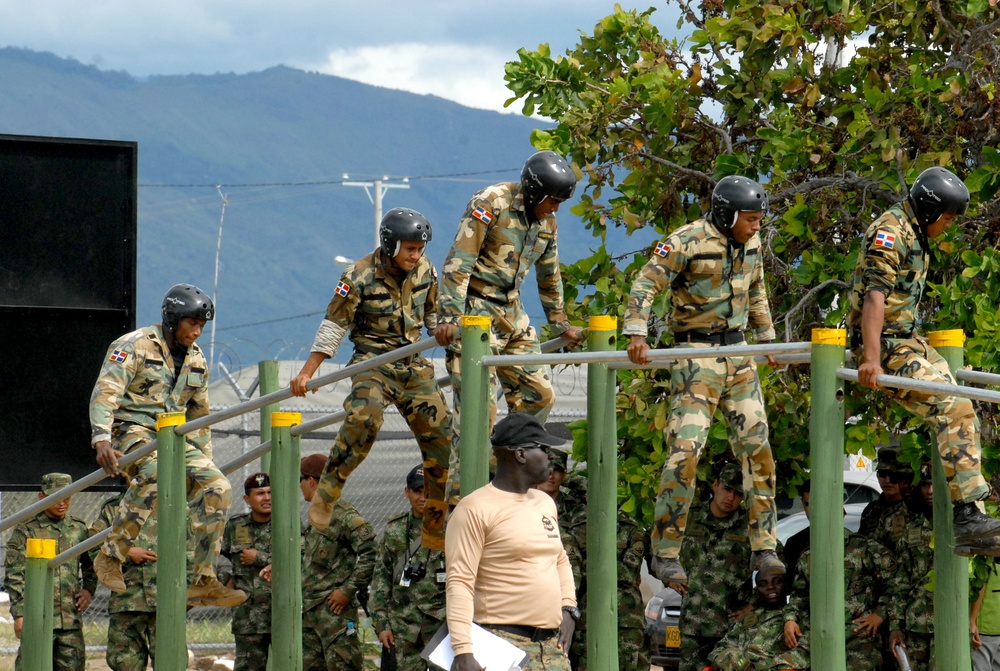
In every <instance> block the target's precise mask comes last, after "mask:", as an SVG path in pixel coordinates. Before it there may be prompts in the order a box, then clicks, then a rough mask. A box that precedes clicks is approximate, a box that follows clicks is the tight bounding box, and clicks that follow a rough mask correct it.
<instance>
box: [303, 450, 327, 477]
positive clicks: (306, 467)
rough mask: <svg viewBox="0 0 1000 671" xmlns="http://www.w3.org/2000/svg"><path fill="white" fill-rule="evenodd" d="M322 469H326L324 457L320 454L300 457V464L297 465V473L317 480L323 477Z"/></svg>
mask: <svg viewBox="0 0 1000 671" xmlns="http://www.w3.org/2000/svg"><path fill="white" fill-rule="evenodd" d="M324 468H326V457H325V456H323V455H322V454H310V455H309V456H308V457H302V463H301V464H300V465H299V471H300V472H301V473H302V475H306V476H308V477H310V478H316V479H317V480H318V479H319V478H322V477H323V469H324Z"/></svg>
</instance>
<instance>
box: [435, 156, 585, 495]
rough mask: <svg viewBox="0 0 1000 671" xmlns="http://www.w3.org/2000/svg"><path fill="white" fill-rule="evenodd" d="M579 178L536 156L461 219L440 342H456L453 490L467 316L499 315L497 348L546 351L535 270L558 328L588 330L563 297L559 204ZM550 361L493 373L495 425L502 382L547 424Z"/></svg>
mask: <svg viewBox="0 0 1000 671" xmlns="http://www.w3.org/2000/svg"><path fill="white" fill-rule="evenodd" d="M576 181H577V176H576V172H574V170H573V167H572V166H571V165H570V164H569V163H568V162H567V161H566V159H564V158H563V157H561V156H559V155H558V154H556V153H555V152H551V151H540V152H537V153H535V154H533V155H532V156H531V157H529V158H528V160H527V161H525V163H524V167H523V168H522V169H521V181H520V182H502V183H500V184H494V185H493V186H489V187H487V188H485V189H483V190H482V191H480V192H478V193H477V194H475V195H474V196H473V197H472V200H470V201H469V204H468V206H467V207H466V209H465V214H464V215H463V216H462V220H461V221H460V222H459V224H458V233H457V234H456V235H455V242H454V244H453V245H452V247H451V250H450V251H449V252H448V257H447V259H445V262H444V267H443V273H442V276H441V299H440V309H439V311H438V322H439V323H438V327H437V330H436V331H435V337H436V338H437V341H438V344H440V345H441V346H448V351H447V353H446V355H445V362H446V365H447V367H448V373H449V375H450V376H451V384H452V389H453V391H454V427H455V441H454V444H453V449H452V454H451V464H450V479H449V485H448V495H449V497H450V500H451V502H452V503H456V502H457V499H456V498H455V497H456V496H457V493H458V491H459V484H460V475H459V456H458V450H457V449H456V448H457V446H458V432H459V428H460V427H459V408H460V407H461V404H462V372H461V361H462V355H461V343H460V342H459V341H458V340H456V334H455V331H456V329H457V328H458V321H459V318H460V317H461V316H463V315H477V316H488V317H490V318H491V323H490V328H491V335H490V347H491V349H492V351H493V353H494V354H538V353H539V352H540V351H541V350H540V349H539V344H538V334H537V333H536V332H535V329H534V328H533V327H532V326H531V320H530V319H529V318H528V313H527V312H526V311H525V309H524V305H523V304H522V303H521V286H522V285H523V284H524V281H525V278H526V277H527V274H528V271H530V270H531V269H532V268H534V269H535V279H536V280H537V283H538V296H539V298H540V299H541V302H542V309H543V310H545V317H546V319H547V321H548V323H549V324H550V325H551V328H552V330H553V332H554V333H556V334H557V335H559V336H561V337H563V338H567V339H569V340H571V341H573V342H574V343H578V342H580V340H581V333H582V329H581V328H580V327H579V326H572V325H571V324H570V323H569V318H568V317H567V315H566V309H565V304H564V301H563V287H562V277H561V275H560V274H559V251H558V246H557V244H556V229H557V226H556V217H555V214H556V212H557V211H558V210H559V205H560V204H561V203H563V202H564V201H566V200H568V199H569V198H572V197H573V191H574V190H575V189H576ZM550 377H551V376H550V374H549V367H548V366H535V365H530V366H504V367H502V368H498V369H496V370H495V371H494V372H493V374H492V376H491V378H490V382H491V390H490V425H489V427H486V431H487V432H489V431H490V430H491V429H492V427H493V422H494V421H495V419H496V410H497V408H496V397H497V394H498V392H499V389H500V388H501V387H502V389H503V393H504V396H505V397H506V399H507V407H508V408H509V410H510V412H526V413H528V414H530V415H533V416H535V417H536V418H537V419H538V420H539V421H540V422H541V423H542V424H544V423H545V420H546V418H547V417H548V414H549V410H551V409H552V404H553V403H554V402H555V394H554V392H553V391H552V381H551V379H550Z"/></svg>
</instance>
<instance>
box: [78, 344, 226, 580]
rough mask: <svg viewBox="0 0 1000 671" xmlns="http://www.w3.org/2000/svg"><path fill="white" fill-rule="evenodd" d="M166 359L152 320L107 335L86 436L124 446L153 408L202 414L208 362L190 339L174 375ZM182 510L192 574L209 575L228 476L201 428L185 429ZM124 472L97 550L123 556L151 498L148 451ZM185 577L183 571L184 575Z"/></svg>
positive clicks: (152, 416) (150, 421) (151, 433)
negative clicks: (110, 338) (122, 488)
mask: <svg viewBox="0 0 1000 671" xmlns="http://www.w3.org/2000/svg"><path fill="white" fill-rule="evenodd" d="M174 371H175V364H174V359H173V357H172V356H171V354H170V349H169V348H168V347H167V343H166V340H165V338H164V335H163V328H162V326H161V325H160V324H156V325H155V326H148V327H146V328H142V329H139V330H138V331H133V332H132V333H129V334H126V335H124V336H122V337H121V338H119V339H118V340H116V341H115V342H113V343H112V344H111V347H110V348H109V349H108V354H107V356H106V357H105V360H104V366H103V367H102V368H101V374H100V376H99V377H98V378H97V383H96V384H95V385H94V393H93V395H92V396H91V398H90V424H91V427H92V429H93V437H92V438H91V442H92V443H97V442H99V441H102V440H110V441H111V445H112V447H114V448H115V449H116V450H121V451H122V452H125V453H128V452H130V451H131V450H133V449H137V448H139V447H142V446H143V445H145V444H146V443H148V442H149V441H151V440H153V439H154V438H156V415H157V414H159V413H163V412H184V413H187V419H188V421H191V420H194V419H197V418H199V417H204V416H205V415H207V414H208V364H207V363H206V362H205V356H204V354H202V351H201V348H199V347H198V345H196V344H192V345H191V347H189V348H188V351H187V356H185V358H184V363H183V364H182V366H181V368H180V372H179V373H178V374H175V372H174ZM184 440H185V443H186V453H185V464H186V470H187V480H188V490H187V500H188V504H189V505H188V510H189V511H190V530H191V535H192V536H193V538H192V539H191V540H190V541H189V542H190V543H191V544H193V551H194V561H193V565H192V566H191V567H190V568H189V570H190V572H191V573H192V574H193V579H195V580H196V579H198V578H200V577H201V576H212V577H214V576H215V564H216V562H217V561H218V559H219V548H220V546H221V543H222V530H223V529H224V528H225V524H226V511H227V510H228V509H229V504H230V503H232V500H233V493H232V487H231V486H230V484H229V479H228V478H227V477H226V476H225V475H223V474H222V472H221V471H220V470H219V469H218V468H217V467H216V466H215V463H213V461H212V442H211V431H210V429H209V428H208V427H205V428H203V429H198V430H197V431H192V432H191V433H188V434H185V436H184ZM125 474H126V476H127V477H128V478H129V479H130V482H129V488H128V491H127V492H126V493H125V497H124V498H123V499H122V502H121V505H120V506H119V508H118V512H117V514H116V515H115V520H114V523H113V524H112V526H111V534H110V535H109V536H108V540H107V541H106V542H105V543H104V547H103V550H102V551H103V552H105V553H106V554H108V555H109V556H111V557H116V558H117V559H118V561H120V562H124V561H125V559H126V557H127V555H128V548H129V546H131V545H134V544H135V542H136V540H137V539H138V538H139V533H140V531H141V530H142V527H143V525H144V524H145V523H146V520H147V519H148V518H149V515H150V514H151V512H152V510H153V507H154V506H155V505H156V453H155V452H154V453H153V454H150V455H147V456H145V457H143V458H142V459H140V460H139V461H137V462H136V463H134V464H132V465H131V466H128V467H127V468H126V469H125ZM190 579H191V578H190V577H189V580H190Z"/></svg>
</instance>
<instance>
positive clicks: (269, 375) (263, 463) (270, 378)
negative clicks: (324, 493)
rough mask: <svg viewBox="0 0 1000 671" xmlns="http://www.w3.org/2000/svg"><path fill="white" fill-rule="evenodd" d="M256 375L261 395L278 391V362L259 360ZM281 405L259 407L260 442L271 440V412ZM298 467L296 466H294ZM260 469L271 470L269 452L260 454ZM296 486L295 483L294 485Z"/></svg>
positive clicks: (272, 404)
mask: <svg viewBox="0 0 1000 671" xmlns="http://www.w3.org/2000/svg"><path fill="white" fill-rule="evenodd" d="M257 377H258V380H259V381H260V383H259V384H258V390H259V391H258V394H259V395H261V396H267V395H268V394H270V393H272V392H275V391H278V389H280V387H279V385H278V362H277V361H260V362H258V364H257ZM280 407H281V404H280V403H268V404H267V405H265V406H264V407H263V408H261V409H260V442H261V443H266V442H267V441H269V440H271V413H272V412H277V411H278V409H279V408H280ZM296 468H298V466H296ZM260 470H261V472H262V473H270V472H271V453H270V452H268V453H267V454H264V455H261V458H260ZM296 487H297V485H296Z"/></svg>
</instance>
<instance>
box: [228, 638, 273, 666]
mask: <svg viewBox="0 0 1000 671" xmlns="http://www.w3.org/2000/svg"><path fill="white" fill-rule="evenodd" d="M233 636H234V637H235V638H236V661H235V662H234V663H233V671H267V656H268V654H270V653H269V649H270V647H271V635H270V634H233Z"/></svg>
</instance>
